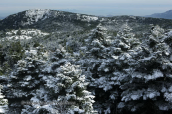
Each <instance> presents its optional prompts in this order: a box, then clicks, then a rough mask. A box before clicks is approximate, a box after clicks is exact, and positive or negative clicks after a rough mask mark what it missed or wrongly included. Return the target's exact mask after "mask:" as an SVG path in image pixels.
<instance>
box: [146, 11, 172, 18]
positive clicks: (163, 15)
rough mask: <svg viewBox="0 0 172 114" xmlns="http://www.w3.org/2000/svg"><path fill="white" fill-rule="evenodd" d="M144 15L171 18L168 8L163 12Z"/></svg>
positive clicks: (171, 14) (171, 13) (171, 12)
mask: <svg viewBox="0 0 172 114" xmlns="http://www.w3.org/2000/svg"><path fill="white" fill-rule="evenodd" d="M146 17H153V18H164V19H172V10H168V11H166V12H163V13H154V14H152V15H148V16H146Z"/></svg>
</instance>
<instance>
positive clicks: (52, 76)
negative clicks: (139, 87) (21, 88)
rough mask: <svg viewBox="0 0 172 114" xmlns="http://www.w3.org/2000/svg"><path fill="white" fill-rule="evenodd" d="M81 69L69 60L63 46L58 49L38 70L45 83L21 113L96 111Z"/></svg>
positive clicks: (60, 113) (84, 113) (59, 113)
mask: <svg viewBox="0 0 172 114" xmlns="http://www.w3.org/2000/svg"><path fill="white" fill-rule="evenodd" d="M81 73H82V71H81V69H79V66H76V65H71V64H70V63H69V62H67V60H66V59H65V56H64V54H63V50H59V49H57V50H56V52H54V53H53V54H52V57H51V59H50V64H47V66H46V67H45V68H44V69H42V71H41V72H40V73H39V76H38V77H40V78H41V79H40V80H41V82H42V84H41V83H40V85H39V88H38V89H36V90H35V91H32V95H33V96H32V97H31V98H30V102H32V103H33V104H32V105H25V106H24V108H23V110H22V114H25V113H34V114H42V113H51V114H73V113H79V114H93V113H94V110H93V107H92V103H93V102H94V101H93V98H94V96H93V95H91V93H90V92H88V91H87V90H86V86H87V83H86V82H85V76H84V75H81Z"/></svg>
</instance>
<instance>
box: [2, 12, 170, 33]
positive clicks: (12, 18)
mask: <svg viewBox="0 0 172 114" xmlns="http://www.w3.org/2000/svg"><path fill="white" fill-rule="evenodd" d="M126 22H127V23H128V24H129V26H131V27H132V29H133V31H136V32H137V31H138V32H140V31H142V32H143V31H144V30H145V31H146V29H145V28H147V27H146V26H149V25H150V24H154V25H160V26H161V27H163V28H168V29H171V28H172V20H168V19H159V18H150V17H138V16H127V15H125V16H113V17H101V16H94V15H86V14H78V13H71V12H66V11H58V10H48V9H46V10H44V9H34V10H26V11H22V12H19V13H16V14H13V15H9V16H8V17H6V18H5V19H3V20H0V30H5V29H9V30H11V29H19V28H21V29H39V30H43V31H45V32H56V31H58V32H60V31H65V32H66V31H68V32H69V31H74V30H75V31H78V30H83V31H85V30H91V29H94V28H95V27H96V26H97V25H98V24H99V23H101V24H103V25H104V26H106V27H107V29H108V30H109V31H119V29H120V28H121V26H122V25H123V24H124V23H126ZM136 25H137V26H136Z"/></svg>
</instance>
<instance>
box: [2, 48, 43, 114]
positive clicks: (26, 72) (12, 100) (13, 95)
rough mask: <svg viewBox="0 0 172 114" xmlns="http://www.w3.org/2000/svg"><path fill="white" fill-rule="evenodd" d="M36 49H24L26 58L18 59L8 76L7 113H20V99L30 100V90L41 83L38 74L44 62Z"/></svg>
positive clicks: (6, 92)
mask: <svg viewBox="0 0 172 114" xmlns="http://www.w3.org/2000/svg"><path fill="white" fill-rule="evenodd" d="M41 57H42V54H41V52H39V54H38V50H37V49H35V50H30V51H26V58H25V59H23V60H19V61H18V62H17V64H16V65H15V69H14V70H13V72H12V73H11V75H10V76H9V84H8V86H7V88H6V90H5V96H6V98H7V99H8V107H9V111H8V113H9V114H20V113H21V111H22V109H23V108H24V104H22V101H24V102H26V101H30V98H31V97H32V96H33V94H32V92H34V91H35V90H37V89H38V88H39V86H40V85H41V81H40V77H39V74H40V72H41V70H42V68H43V66H44V64H45V61H43V58H42V59H41Z"/></svg>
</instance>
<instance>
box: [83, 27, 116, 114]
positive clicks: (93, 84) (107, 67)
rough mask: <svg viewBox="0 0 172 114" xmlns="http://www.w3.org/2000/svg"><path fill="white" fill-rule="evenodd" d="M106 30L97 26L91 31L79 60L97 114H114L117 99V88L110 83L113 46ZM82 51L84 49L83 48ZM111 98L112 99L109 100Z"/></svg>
mask: <svg viewBox="0 0 172 114" xmlns="http://www.w3.org/2000/svg"><path fill="white" fill-rule="evenodd" d="M106 32H107V29H106V28H104V27H103V26H102V25H98V26H97V28H96V29H94V30H93V31H92V33H91V34H90V36H89V37H88V39H86V42H87V43H88V44H87V46H86V49H87V52H86V57H87V58H85V59H84V60H80V64H81V65H82V67H84V68H86V69H85V71H84V74H85V75H86V77H87V81H88V82H90V84H89V90H90V91H92V93H93V94H94V95H95V96H96V97H95V103H94V108H95V109H96V110H97V111H98V112H99V113H106V114H108V113H114V112H115V110H116V109H115V108H114V107H115V105H116V104H115V102H116V100H117V98H118V92H117V90H118V88H115V86H116V85H115V84H114V83H113V81H111V80H110V79H111V76H113V70H114V69H113V67H112V66H113V65H112V62H113V57H112V56H113V55H114V53H113V51H112V50H113V49H114V47H113V45H111V43H112V38H111V37H110V36H108V35H107V33H106ZM83 49H84V48H83ZM111 97H112V99H111Z"/></svg>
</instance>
